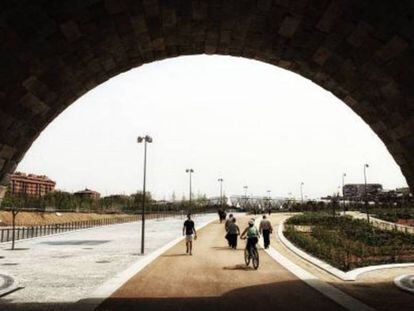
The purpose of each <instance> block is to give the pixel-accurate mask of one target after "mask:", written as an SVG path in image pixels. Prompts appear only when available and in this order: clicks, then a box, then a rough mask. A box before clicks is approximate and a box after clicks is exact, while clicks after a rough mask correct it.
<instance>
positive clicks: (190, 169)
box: [185, 168, 194, 212]
mask: <svg viewBox="0 0 414 311" xmlns="http://www.w3.org/2000/svg"><path fill="white" fill-rule="evenodd" d="M185 172H186V173H188V174H189V175H190V211H189V212H191V196H192V193H193V192H192V190H191V174H192V173H194V170H193V169H192V168H187V169H186V170H185Z"/></svg>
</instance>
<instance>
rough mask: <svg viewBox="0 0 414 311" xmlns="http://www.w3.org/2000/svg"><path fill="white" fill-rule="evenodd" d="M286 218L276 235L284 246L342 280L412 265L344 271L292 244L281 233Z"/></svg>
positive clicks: (350, 279) (354, 279) (353, 279)
mask: <svg viewBox="0 0 414 311" xmlns="http://www.w3.org/2000/svg"><path fill="white" fill-rule="evenodd" d="M286 220H287V219H285V220H284V221H283V222H281V224H280V225H279V227H278V230H277V235H278V237H279V239H280V241H281V242H282V244H283V245H284V246H286V247H287V248H288V249H290V250H291V251H292V252H294V253H295V254H296V255H298V256H299V257H301V258H302V259H305V260H306V261H308V262H310V263H312V264H314V265H315V266H317V267H318V268H320V269H322V270H324V271H326V272H328V273H330V274H332V275H333V276H335V277H337V278H339V279H341V280H342V281H356V279H357V278H358V276H360V275H361V274H363V273H367V272H371V271H375V270H382V269H393V268H407V267H414V263H397V264H384V265H376V266H368V267H362V268H357V269H354V270H351V271H348V272H344V271H342V270H339V269H337V268H335V267H332V266H331V265H330V264H328V263H326V262H325V261H322V260H320V259H319V258H316V257H314V256H312V255H309V254H308V253H306V252H304V251H302V250H301V249H299V248H298V247H296V246H295V245H293V243H292V242H290V241H289V240H288V239H287V238H286V237H285V236H284V234H283V229H284V224H285V221H286Z"/></svg>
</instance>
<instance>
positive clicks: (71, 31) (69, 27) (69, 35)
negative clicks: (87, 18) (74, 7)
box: [59, 21, 82, 43]
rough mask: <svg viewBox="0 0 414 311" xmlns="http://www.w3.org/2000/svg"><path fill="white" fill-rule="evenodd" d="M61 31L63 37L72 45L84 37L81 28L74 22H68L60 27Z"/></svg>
mask: <svg viewBox="0 0 414 311" xmlns="http://www.w3.org/2000/svg"><path fill="white" fill-rule="evenodd" d="M59 28H60V31H61V32H62V34H63V36H64V37H65V38H66V40H68V42H70V43H72V42H75V41H76V40H78V39H79V38H80V37H82V33H81V31H80V29H79V26H78V24H77V23H75V22H74V21H67V22H65V23H62V24H60V25H59Z"/></svg>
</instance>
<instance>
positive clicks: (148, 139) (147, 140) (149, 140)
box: [137, 135, 152, 255]
mask: <svg viewBox="0 0 414 311" xmlns="http://www.w3.org/2000/svg"><path fill="white" fill-rule="evenodd" d="M137 142H138V144H140V143H142V142H144V182H143V186H142V187H143V189H142V211H141V254H142V255H143V254H144V246H145V193H146V190H145V186H146V185H145V184H146V178H147V143H152V138H151V137H150V136H148V135H145V136H138V139H137Z"/></svg>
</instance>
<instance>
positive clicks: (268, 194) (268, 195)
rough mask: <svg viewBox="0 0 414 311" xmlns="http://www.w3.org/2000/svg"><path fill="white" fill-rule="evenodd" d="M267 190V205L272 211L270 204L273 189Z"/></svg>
mask: <svg viewBox="0 0 414 311" xmlns="http://www.w3.org/2000/svg"><path fill="white" fill-rule="evenodd" d="M266 192H267V205H268V206H267V208H268V209H269V211H270V208H271V206H270V205H271V204H270V192H271V191H270V190H267V191H266Z"/></svg>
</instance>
